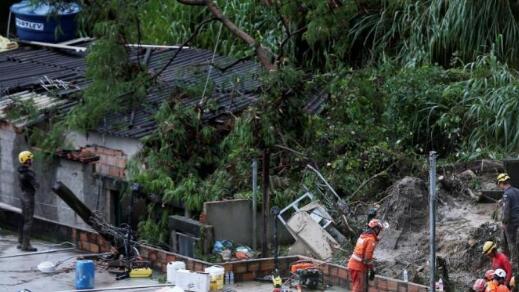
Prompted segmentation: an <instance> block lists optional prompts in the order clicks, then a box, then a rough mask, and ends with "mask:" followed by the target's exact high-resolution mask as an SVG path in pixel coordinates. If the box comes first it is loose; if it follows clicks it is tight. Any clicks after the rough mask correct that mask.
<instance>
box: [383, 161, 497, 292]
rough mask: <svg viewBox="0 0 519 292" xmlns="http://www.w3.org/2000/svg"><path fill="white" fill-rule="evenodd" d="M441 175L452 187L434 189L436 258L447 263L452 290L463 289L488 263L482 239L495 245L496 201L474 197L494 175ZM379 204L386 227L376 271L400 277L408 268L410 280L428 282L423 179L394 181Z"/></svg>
mask: <svg viewBox="0 0 519 292" xmlns="http://www.w3.org/2000/svg"><path fill="white" fill-rule="evenodd" d="M468 173H469V175H468V176H467V175H466V174H467V172H465V173H464V174H460V173H459V172H456V173H454V174H446V175H445V176H446V177H447V176H448V178H452V179H453V181H455V182H456V187H449V186H448V185H443V184H440V185H439V189H438V195H439V202H438V216H437V233H436V234H437V245H438V249H437V255H438V256H440V257H442V258H444V259H446V261H447V268H448V271H449V275H450V280H451V282H452V283H453V284H455V291H461V290H465V291H466V288H468V287H470V285H471V284H472V282H473V281H474V280H475V279H477V278H479V277H481V276H482V275H483V273H484V272H485V270H486V269H487V268H489V267H490V263H489V261H488V260H487V259H485V258H484V257H483V256H482V255H481V247H482V244H483V243H484V241H486V240H497V241H500V235H501V229H500V224H499V222H498V221H496V220H495V219H493V217H496V210H497V208H498V206H497V203H477V202H476V201H475V200H474V196H472V197H471V196H470V194H469V193H468V192H467V188H470V189H471V191H472V193H473V195H476V196H477V195H479V194H480V191H481V190H482V189H488V188H495V184H494V183H493V181H494V178H495V174H496V171H495V170H490V171H489V170H487V171H480V172H479V173H478V174H477V175H475V173H473V172H468ZM388 192H389V196H388V197H387V199H386V200H385V201H384V202H383V205H382V207H381V212H380V213H381V215H382V217H383V219H384V220H387V221H388V222H389V223H390V229H389V230H387V231H385V232H384V234H383V237H382V239H381V242H380V244H379V247H378V249H377V251H376V255H375V256H376V258H377V261H378V262H379V265H378V272H379V274H382V275H387V276H391V277H395V278H402V271H403V270H404V269H407V270H408V274H409V280H410V281H413V282H418V283H427V282H428V279H427V277H428V276H427V275H428V273H429V271H428V259H429V230H428V228H429V227H428V221H429V220H428V191H427V184H426V182H424V181H423V180H422V179H419V178H413V177H406V178H404V179H402V180H400V181H398V182H397V183H395V184H394V185H393V186H392V187H391V188H390V189H389V190H388Z"/></svg>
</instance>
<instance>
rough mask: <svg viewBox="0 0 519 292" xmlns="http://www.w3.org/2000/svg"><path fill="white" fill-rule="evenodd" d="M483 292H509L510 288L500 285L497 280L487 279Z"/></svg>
mask: <svg viewBox="0 0 519 292" xmlns="http://www.w3.org/2000/svg"><path fill="white" fill-rule="evenodd" d="M485 292H510V289H508V287H506V285H500V284H499V283H498V282H497V281H489V282H487V289H486V290H485Z"/></svg>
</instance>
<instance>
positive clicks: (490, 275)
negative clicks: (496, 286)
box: [485, 270, 494, 281]
mask: <svg viewBox="0 0 519 292" xmlns="http://www.w3.org/2000/svg"><path fill="white" fill-rule="evenodd" d="M485 279H486V280H487V281H490V280H493V279H494V270H488V271H486V272H485Z"/></svg>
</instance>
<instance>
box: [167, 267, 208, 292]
mask: <svg viewBox="0 0 519 292" xmlns="http://www.w3.org/2000/svg"><path fill="white" fill-rule="evenodd" d="M210 279H211V276H210V275H209V273H196V272H191V271H187V270H177V271H176V272H175V285H176V286H178V287H180V288H182V289H184V290H186V291H192V292H208V291H209V284H210V281H211V280H210Z"/></svg>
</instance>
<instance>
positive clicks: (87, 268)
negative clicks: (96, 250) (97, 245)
mask: <svg viewBox="0 0 519 292" xmlns="http://www.w3.org/2000/svg"><path fill="white" fill-rule="evenodd" d="M95 273H96V266H95V264H94V262H93V261H92V260H78V261H77V262H76V289H78V290H79V289H94V282H95Z"/></svg>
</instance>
